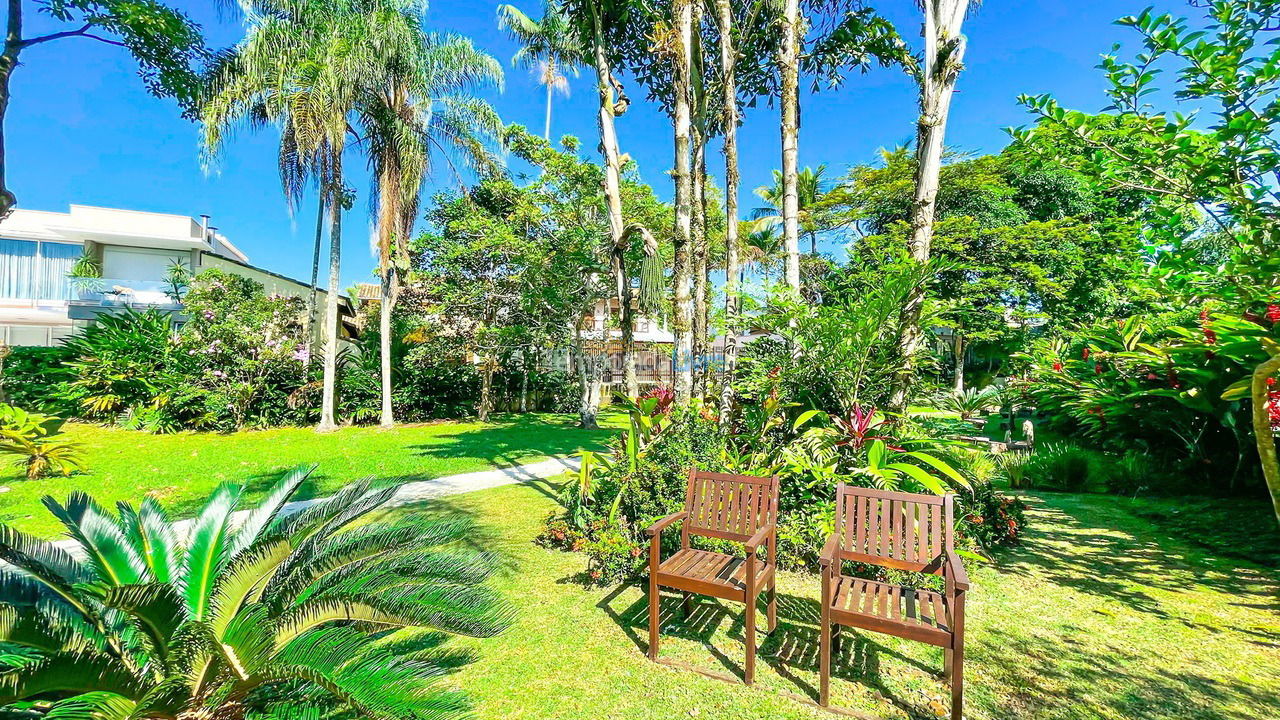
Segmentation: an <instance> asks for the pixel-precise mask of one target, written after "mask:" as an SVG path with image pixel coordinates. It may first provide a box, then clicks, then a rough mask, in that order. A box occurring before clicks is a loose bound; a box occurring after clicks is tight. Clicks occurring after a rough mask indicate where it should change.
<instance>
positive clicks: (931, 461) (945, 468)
mask: <svg viewBox="0 0 1280 720" xmlns="http://www.w3.org/2000/svg"><path fill="white" fill-rule="evenodd" d="M905 454H906V455H910V456H911V457H913V458H915V459H917V460H919V461H920V462H923V463H925V464H927V465H930V466H932V467H933V468H934V469H935V470H937V471H938V472H940V473H942V474H943V475H946V476H947V477H948V478H951V479H952V480H954V481H955V482H957V483H959V484H960V485H962V486H964V487H969V481H968V480H966V479H965V478H964V476H963V475H961V474H960V473H959V472H957V471H956V469H955V468H953V467H951V465H949V464H947V463H946V462H944V461H942V460H940V459H939V458H936V457H934V456H933V455H930V454H929V453H926V452H920V451H918V450H917V451H912V452H908V453H905Z"/></svg>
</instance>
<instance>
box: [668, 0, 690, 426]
mask: <svg viewBox="0 0 1280 720" xmlns="http://www.w3.org/2000/svg"><path fill="white" fill-rule="evenodd" d="M672 10H673V14H674V15H675V17H676V33H677V35H678V37H679V41H678V42H677V43H676V45H677V48H678V52H677V56H676V58H675V64H676V67H675V79H674V82H673V87H672V90H673V94H674V95H675V99H674V110H675V112H674V126H675V153H676V157H675V170H674V176H675V190H676V194H675V205H676V207H675V261H674V263H673V268H672V270H673V272H672V275H673V278H672V280H673V283H674V292H673V298H672V299H673V305H674V308H673V313H672V315H673V317H672V322H671V325H672V331H673V333H674V334H675V348H674V351H675V356H676V359H675V368H674V375H675V396H676V398H675V399H676V403H677V404H680V405H684V404H687V403H688V402H689V400H690V399H691V398H692V397H693V372H692V370H693V367H692V363H693V332H692V331H693V296H692V294H691V292H690V287H689V285H690V282H689V281H690V277H689V275H690V270H691V268H690V258H689V243H690V240H691V231H692V215H693V210H692V204H693V203H692V199H693V185H692V182H691V177H690V171H689V132H690V117H689V116H690V108H689V93H690V88H691V68H690V58H691V57H692V43H693V5H692V1H691V0H673V2H672Z"/></svg>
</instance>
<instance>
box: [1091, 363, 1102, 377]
mask: <svg viewBox="0 0 1280 720" xmlns="http://www.w3.org/2000/svg"><path fill="white" fill-rule="evenodd" d="M1093 372H1094V374H1095V375H1101V374H1102V363H1096V364H1094V366H1093Z"/></svg>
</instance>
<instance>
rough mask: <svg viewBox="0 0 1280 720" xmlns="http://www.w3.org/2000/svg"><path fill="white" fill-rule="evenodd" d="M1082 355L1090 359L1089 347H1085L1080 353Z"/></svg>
mask: <svg viewBox="0 0 1280 720" xmlns="http://www.w3.org/2000/svg"><path fill="white" fill-rule="evenodd" d="M1080 356H1081V357H1083V358H1084V359H1085V360H1088V359H1089V348H1085V349H1084V351H1083V352H1081V353H1080Z"/></svg>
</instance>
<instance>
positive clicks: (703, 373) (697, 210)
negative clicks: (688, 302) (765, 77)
mask: <svg viewBox="0 0 1280 720" xmlns="http://www.w3.org/2000/svg"><path fill="white" fill-rule="evenodd" d="M704 128H705V123H702V122H701V118H699V121H698V122H695V123H693V142H692V145H693V183H692V184H693V238H692V241H693V358H694V363H693V371H694V374H693V395H694V397H697V398H703V397H705V396H706V392H707V356H708V354H709V348H708V347H707V338H708V335H709V334H710V333H709V331H708V327H707V323H708V319H709V318H708V315H709V314H710V312H709V310H710V307H709V299H708V282H707V280H708V277H707V271H708V267H707V194H706V177H707V175H706V170H707V153H706V143H705V141H706V137H705V135H704V132H705V130H704Z"/></svg>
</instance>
